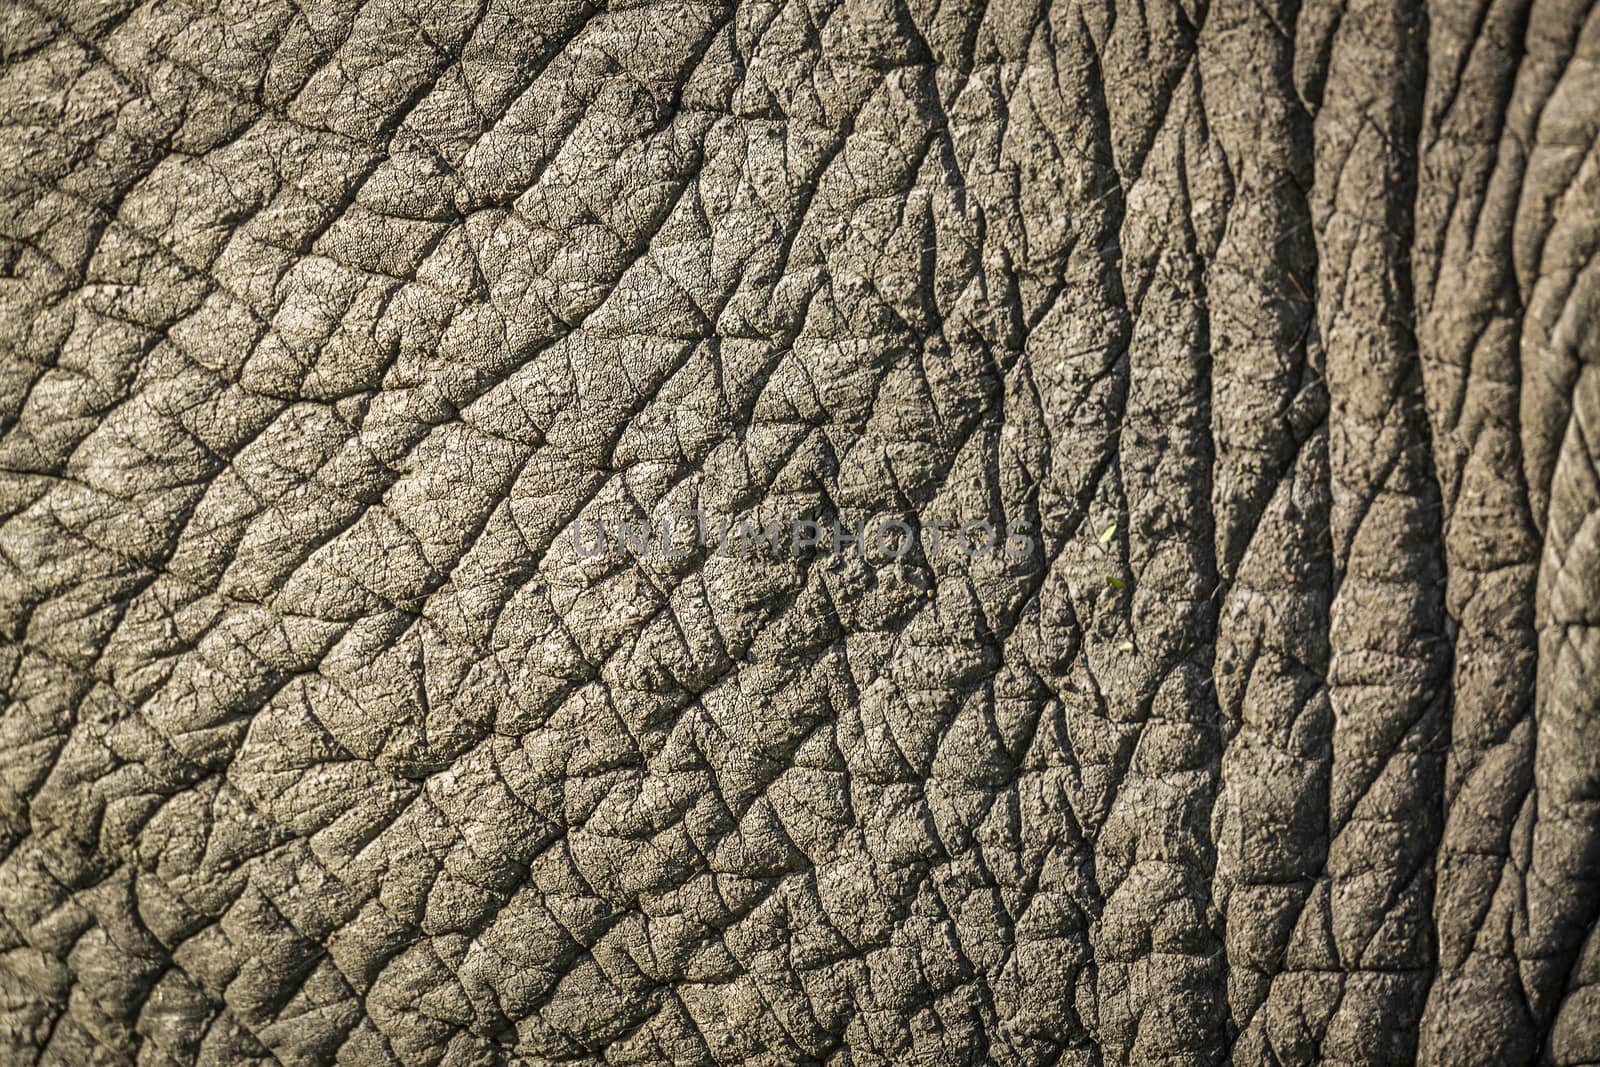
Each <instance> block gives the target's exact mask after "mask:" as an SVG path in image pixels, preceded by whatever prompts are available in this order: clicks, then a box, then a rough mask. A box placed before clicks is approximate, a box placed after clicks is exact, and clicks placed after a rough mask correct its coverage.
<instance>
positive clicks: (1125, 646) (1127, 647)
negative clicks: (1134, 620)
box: [1117, 641, 1133, 652]
mask: <svg viewBox="0 0 1600 1067" xmlns="http://www.w3.org/2000/svg"><path fill="white" fill-rule="evenodd" d="M1117 648H1119V649H1121V650H1122V651H1123V652H1132V651H1133V642H1132V641H1124V642H1122V644H1120V645H1118V646H1117Z"/></svg>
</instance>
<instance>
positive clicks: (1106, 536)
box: [1100, 523, 1117, 545]
mask: <svg viewBox="0 0 1600 1067" xmlns="http://www.w3.org/2000/svg"><path fill="white" fill-rule="evenodd" d="M1115 536H1117V524H1116V523H1112V524H1111V525H1110V526H1107V527H1106V528H1105V529H1104V530H1101V531H1100V543H1101V544H1102V545H1109V544H1110V543H1111V539H1112V538H1113V537H1115Z"/></svg>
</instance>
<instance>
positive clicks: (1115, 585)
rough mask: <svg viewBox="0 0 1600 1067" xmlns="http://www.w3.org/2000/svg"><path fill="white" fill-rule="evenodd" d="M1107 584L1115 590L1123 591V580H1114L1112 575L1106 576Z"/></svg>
mask: <svg viewBox="0 0 1600 1067" xmlns="http://www.w3.org/2000/svg"><path fill="white" fill-rule="evenodd" d="M1106 584H1107V585H1109V586H1110V587H1111V588H1113V589H1121V588H1122V579H1121V578H1113V577H1112V576H1111V575H1109V574H1108V575H1106Z"/></svg>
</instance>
